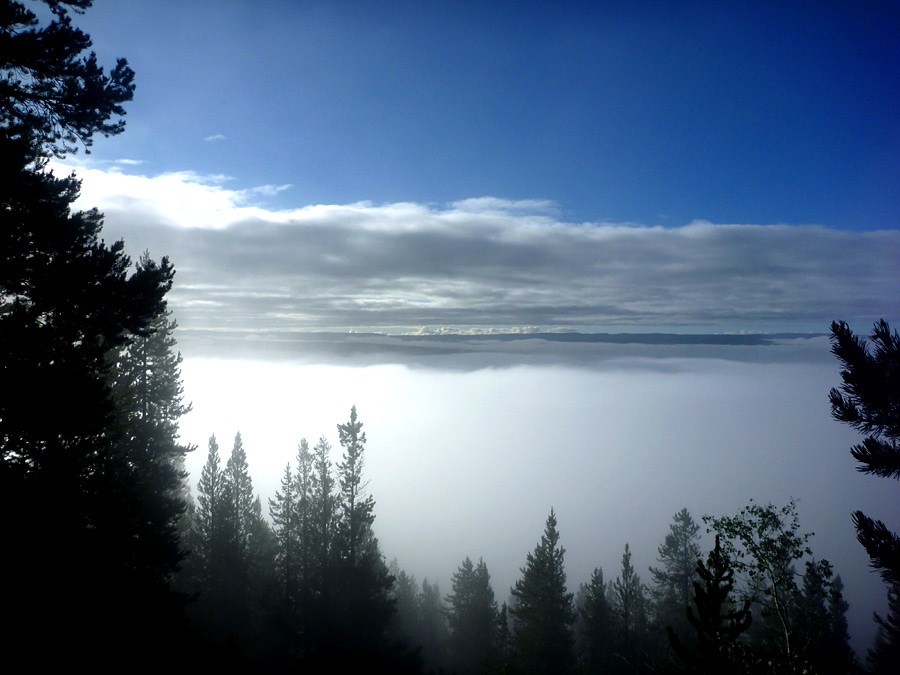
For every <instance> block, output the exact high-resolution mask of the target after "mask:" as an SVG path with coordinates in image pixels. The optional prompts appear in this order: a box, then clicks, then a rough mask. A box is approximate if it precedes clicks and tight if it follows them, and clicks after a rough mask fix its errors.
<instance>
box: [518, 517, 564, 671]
mask: <svg viewBox="0 0 900 675" xmlns="http://www.w3.org/2000/svg"><path fill="white" fill-rule="evenodd" d="M565 552H566V551H565V549H564V548H562V547H561V546H559V532H558V531H557V529H556V513H555V512H554V511H553V509H550V515H549V516H548V517H547V524H546V527H545V528H544V534H543V536H542V537H541V541H540V543H539V544H538V545H537V546H536V547H535V549H534V552H533V553H529V554H528V557H527V562H526V564H525V566H524V567H523V568H522V577H521V578H520V579H519V580H518V581H516V584H515V586H513V588H512V595H513V598H514V599H515V605H514V606H513V607H511V608H510V610H509V611H510V614H511V615H512V617H513V620H514V629H513V630H514V633H513V645H514V650H515V658H516V661H517V663H518V665H519V667H520V668H521V669H522V670H523V671H524V672H528V673H569V672H572V670H573V668H574V661H575V659H574V652H573V646H572V630H571V627H572V623H573V622H574V620H575V610H574V607H573V604H572V597H573V596H572V593H569V592H568V591H567V589H566V571H565V565H564V557H565Z"/></svg>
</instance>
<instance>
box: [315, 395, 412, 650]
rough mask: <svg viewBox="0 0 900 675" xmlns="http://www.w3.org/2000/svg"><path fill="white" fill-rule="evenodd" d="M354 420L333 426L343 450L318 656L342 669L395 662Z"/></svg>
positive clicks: (361, 442) (387, 582) (383, 570)
mask: <svg viewBox="0 0 900 675" xmlns="http://www.w3.org/2000/svg"><path fill="white" fill-rule="evenodd" d="M362 426H363V425H362V422H360V421H359V420H358V418H357V415H356V406H353V407H352V408H351V410H350V420H349V421H348V422H346V423H345V424H339V425H338V435H339V437H340V443H341V446H342V447H343V449H344V453H343V457H342V460H341V462H340V463H339V464H338V466H337V485H338V492H337V496H336V503H335V506H336V516H337V519H336V522H335V529H334V534H335V536H334V539H333V542H332V545H331V553H332V555H331V562H329V564H330V565H331V567H330V569H329V570H328V574H327V577H328V581H327V584H328V589H327V591H328V595H327V598H328V599H327V606H326V607H324V610H325V613H326V616H325V617H324V622H323V625H324V627H325V634H324V643H323V656H324V655H327V658H330V659H340V660H341V661H342V662H343V663H345V664H346V665H348V666H358V665H359V664H361V663H364V662H368V663H370V664H375V663H381V664H382V665H385V664H387V663H394V662H395V661H396V659H399V658H400V657H401V655H400V653H399V651H398V649H397V646H396V645H392V644H391V642H390V634H389V630H390V626H391V623H392V620H393V614H394V611H395V607H394V600H393V598H392V597H391V587H392V585H393V578H392V577H391V575H390V574H389V572H388V568H387V565H386V564H385V562H384V558H383V557H382V555H381V551H380V549H379V546H378V540H377V539H376V537H375V534H374V532H373V531H372V523H373V522H374V520H375V514H374V508H375V500H374V498H373V497H372V496H371V495H369V494H367V493H366V490H365V488H366V483H365V481H364V480H363V467H364V463H365V462H364V454H365V443H366V434H365V432H364V431H362Z"/></svg>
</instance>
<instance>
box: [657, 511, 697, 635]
mask: <svg viewBox="0 0 900 675" xmlns="http://www.w3.org/2000/svg"><path fill="white" fill-rule="evenodd" d="M672 521H673V522H672V524H671V525H670V526H669V533H668V534H667V535H666V538H665V541H664V543H663V544H662V546H660V547H659V549H657V550H658V554H659V557H658V558H657V560H658V561H659V563H660V566H659V567H651V568H650V575H651V577H652V579H653V586H652V588H651V591H650V592H651V597H652V598H653V601H654V602H653V610H654V611H653V620H654V623H655V624H656V625H657V626H658V627H659V628H660V629H662V630H665V628H666V627H667V626H671V627H672V629H673V630H674V631H675V633H676V634H678V635H679V636H680V637H681V638H682V640H684V639H686V635H687V633H688V630H689V626H688V623H687V618H686V614H685V609H686V608H687V606H688V605H689V604H690V602H691V597H692V595H693V589H694V586H693V584H694V581H695V580H696V578H697V560H699V559H700V544H699V541H700V535H699V532H700V526H699V525H697V523H695V522H694V519H693V518H692V517H691V514H690V513H689V512H688V510H687V509H682V510H681V511H679V512H678V513H676V514H675V516H674V517H673V519H672Z"/></svg>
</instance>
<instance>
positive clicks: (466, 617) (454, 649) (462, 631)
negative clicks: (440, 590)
mask: <svg viewBox="0 0 900 675" xmlns="http://www.w3.org/2000/svg"><path fill="white" fill-rule="evenodd" d="M499 618H500V616H499V610H498V609H497V602H496V600H494V590H493V589H492V588H491V576H490V574H489V573H488V569H487V565H486V564H485V562H484V560H479V561H478V564H477V565H473V564H472V561H471V559H469V558H468V557H466V559H465V560H463V562H462V564H461V565H460V566H459V568H458V569H457V571H456V572H455V573H454V574H453V578H452V588H451V591H450V594H449V595H448V596H447V621H448V624H449V628H450V641H449V651H450V663H451V664H452V666H453V667H454V668H455V669H456V671H457V672H460V673H477V672H480V671H481V669H482V668H483V667H487V666H490V665H491V664H496V662H497V661H498V658H499V653H498V652H499V649H498V638H499V636H498V622H499Z"/></svg>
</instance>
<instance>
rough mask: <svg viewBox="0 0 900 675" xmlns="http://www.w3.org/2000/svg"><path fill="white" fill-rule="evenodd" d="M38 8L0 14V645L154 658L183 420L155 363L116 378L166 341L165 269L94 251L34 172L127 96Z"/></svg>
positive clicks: (61, 10) (115, 111) (96, 234)
mask: <svg viewBox="0 0 900 675" xmlns="http://www.w3.org/2000/svg"><path fill="white" fill-rule="evenodd" d="M45 4H46V5H47V6H48V7H49V9H50V10H51V13H50V17H52V18H51V20H50V21H49V22H47V23H45V24H43V25H41V23H40V22H39V20H38V18H37V15H36V14H35V13H34V12H32V11H30V10H28V9H27V8H26V7H25V6H24V5H23V4H22V3H19V2H10V1H8V0H7V1H5V2H2V3H0V71H2V72H0V75H2V77H0V89H2V90H3V96H2V97H0V178H2V180H0V380H2V382H3V383H4V386H3V387H2V389H0V495H2V497H0V499H2V500H3V501H2V507H3V508H4V512H5V513H7V514H12V513H15V514H18V515H17V516H16V517H15V518H11V519H9V522H8V527H7V529H6V532H5V534H6V536H5V539H4V556H3V562H2V568H0V574H2V576H3V578H4V579H5V580H6V583H7V593H5V596H4V603H3V607H4V615H5V616H6V618H7V619H9V621H8V622H7V625H8V626H10V627H9V628H7V629H6V631H5V637H6V641H5V642H6V644H8V645H10V646H11V648H12V650H13V651H14V652H16V651H18V652H22V653H27V654H29V656H30V657H31V658H32V659H37V660H38V661H44V662H47V663H48V664H50V663H55V662H57V661H62V660H64V661H65V663H66V664H67V665H68V666H72V665H74V664H95V665H96V664H98V663H102V662H104V661H106V662H113V661H115V660H116V659H117V658H119V657H121V656H122V655H124V654H128V655H129V656H131V655H133V654H135V653H141V652H149V656H148V659H151V660H152V658H153V657H154V656H159V655H160V654H161V653H162V651H161V650H160V649H159V646H160V645H166V646H167V647H170V646H171V644H172V642H171V641H172V640H173V639H174V631H175V629H176V626H177V625H178V620H179V616H180V608H181V605H182V600H183V599H182V598H181V597H180V596H178V595H177V594H174V593H172V592H171V591H170V588H169V584H168V581H169V578H170V577H171V574H172V573H173V572H174V571H175V569H176V567H177V565H178V562H179V559H180V555H181V554H180V550H179V547H178V540H177V537H178V527H177V523H178V518H179V516H180V514H181V511H182V508H183V505H182V503H181V500H180V499H179V498H178V494H179V491H180V484H179V471H180V461H179V459H180V456H181V455H183V452H184V450H185V448H182V447H180V446H178V445H177V444H176V443H175V442H174V436H173V435H172V433H171V432H172V429H173V426H172V425H173V424H174V422H175V421H176V420H177V417H178V416H179V414H180V413H181V412H182V411H183V410H184V408H183V407H181V403H180V398H178V400H174V399H173V400H170V401H167V400H165V397H166V396H168V395H173V394H172V392H171V391H169V392H168V393H164V392H163V391H162V389H161V388H160V389H156V388H155V387H157V385H159V384H160V383H161V382H162V381H163V380H165V379H166V378H167V377H168V374H165V373H163V370H164V369H166V368H169V367H171V366H172V365H173V364H172V363H171V362H168V363H164V362H163V361H162V360H156V361H155V365H154V366H153V367H152V368H148V369H147V370H146V372H145V375H146V376H145V377H144V379H143V380H142V381H141V382H137V381H132V380H129V378H128V376H127V375H125V374H124V373H125V372H126V371H127V369H128V367H129V362H130V361H131V360H132V359H133V358H135V357H136V356H137V352H136V350H137V349H139V348H140V346H141V343H142V341H143V340H145V339H147V338H150V337H151V336H152V335H154V334H158V335H160V336H162V335H167V333H168V326H167V325H166V324H165V321H166V314H165V312H166V303H165V295H166V293H167V291H168V290H169V288H170V287H171V284H172V278H173V275H174V270H173V268H172V266H171V264H170V263H169V262H168V260H166V259H165V258H164V259H163V260H162V262H161V263H159V264H156V263H153V262H152V261H150V260H149V258H147V259H145V260H143V261H142V263H141V264H140V265H138V268H137V269H136V270H135V271H133V272H130V260H129V258H128V257H127V256H126V255H125V254H124V252H123V248H124V247H123V244H122V242H115V243H113V244H111V245H107V244H106V243H105V242H104V241H103V240H102V239H101V238H100V231H101V228H102V217H101V215H100V214H99V213H98V212H97V211H95V210H92V211H86V212H84V211H79V212H73V211H72V210H71V205H72V203H73V201H74V200H75V199H76V198H77V196H78V191H79V182H78V181H77V180H76V179H75V178H73V177H67V178H58V177H56V176H54V175H53V174H52V173H49V172H45V171H44V170H43V168H44V166H45V164H46V160H47V158H48V157H50V156H51V155H53V154H56V155H62V154H65V153H66V152H68V151H72V150H74V149H75V144H76V143H81V144H82V145H83V146H85V147H87V146H89V145H90V143H91V138H92V136H93V134H95V133H101V134H104V135H114V134H117V133H119V132H121V131H122V129H123V122H122V120H121V119H118V118H119V117H120V116H121V115H122V114H123V112H124V111H123V109H122V104H123V103H124V102H126V101H128V100H130V99H131V97H132V91H133V84H132V78H133V74H132V72H131V70H130V69H129V68H128V67H127V65H126V64H125V62H124V60H121V61H119V63H118V64H117V66H116V67H115V69H114V70H113V71H112V72H111V73H110V74H109V75H107V74H106V73H105V72H104V71H103V70H102V68H100V67H99V66H98V64H97V62H96V58H95V57H94V56H93V55H89V56H86V57H83V56H82V52H83V51H84V50H85V49H86V48H88V47H89V46H90V40H89V38H88V37H87V36H86V35H85V34H84V33H83V32H81V31H80V30H78V29H76V28H74V27H73V25H72V22H71V17H70V16H69V10H76V11H81V10H84V9H86V8H87V7H89V6H90V2H87V1H84V0H83V1H80V2H69V3H62V2H55V1H52V0H51V1H48V2H46V3H45ZM163 343H165V339H164V338H163ZM154 344H155V345H156V346H157V347H160V349H161V350H163V351H165V350H167V349H168V348H169V345H167V344H162V345H160V343H159V342H155V343H154V342H146V346H148V347H153V345H154ZM148 358H150V357H149V354H148ZM151 360H153V359H151ZM175 366H176V371H177V364H175ZM171 372H172V371H169V374H171ZM175 377H176V378H177V374H176V375H175ZM174 395H175V396H176V398H177V397H178V394H177V393H175V394H174ZM54 626H55V627H59V628H58V629H52V628H51V627H54ZM51 631H52V633H53V634H54V639H55V641H54V643H53V647H52V649H48V648H47V645H46V643H45V641H46V639H47V636H48V635H49V634H51ZM164 638H165V640H164ZM150 644H156V645H157V650H155V651H154V650H148V649H147V648H148V645H150ZM7 657H8V658H12V656H11V654H10V653H9V652H7ZM160 658H162V657H161V656H160ZM31 665H32V666H36V665H38V664H37V663H35V661H34V660H32V662H31Z"/></svg>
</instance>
